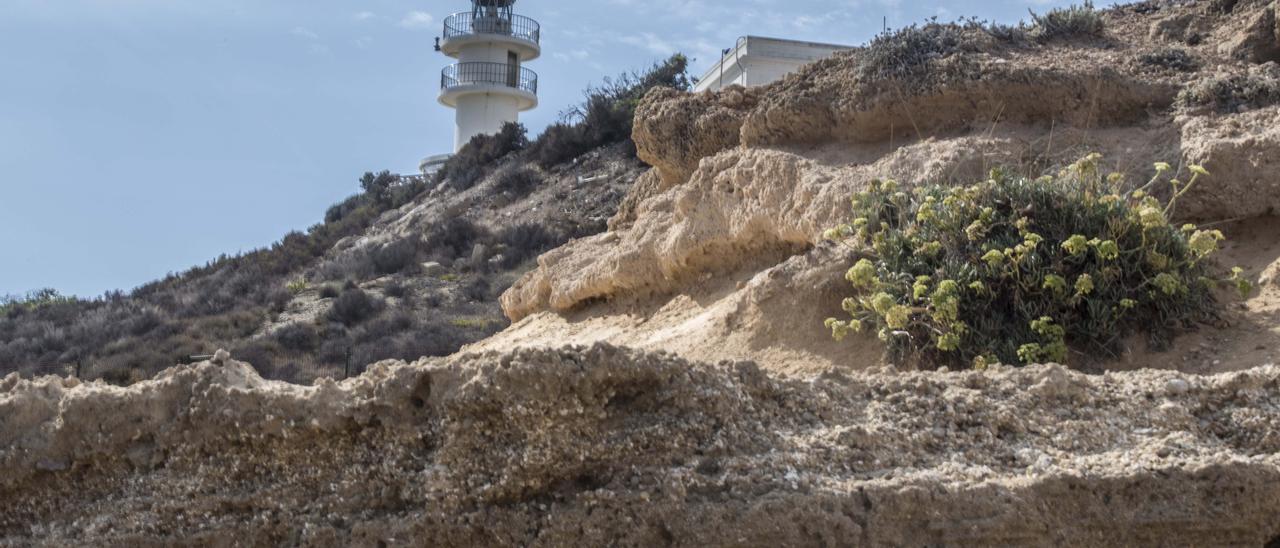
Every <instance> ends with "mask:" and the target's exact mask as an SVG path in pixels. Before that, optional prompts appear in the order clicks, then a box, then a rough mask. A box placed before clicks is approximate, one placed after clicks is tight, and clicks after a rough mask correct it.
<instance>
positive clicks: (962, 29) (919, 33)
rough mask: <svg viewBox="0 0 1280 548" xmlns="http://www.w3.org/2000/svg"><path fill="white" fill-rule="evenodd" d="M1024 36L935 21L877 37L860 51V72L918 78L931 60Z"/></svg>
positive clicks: (982, 25) (1017, 30)
mask: <svg viewBox="0 0 1280 548" xmlns="http://www.w3.org/2000/svg"><path fill="white" fill-rule="evenodd" d="M1024 35H1025V32H1024V31H1023V29H1022V27H1010V26H1006V25H998V24H994V23H987V22H985V21H979V20H976V19H961V20H959V21H958V22H955V23H939V22H938V20H937V18H934V19H932V20H930V21H929V22H928V23H925V24H924V25H911V26H909V27H905V28H902V29H898V30H895V31H891V32H885V33H883V34H880V35H877V36H876V37H875V38H873V39H872V40H871V42H870V43H869V44H867V46H866V47H865V48H863V49H862V50H861V51H860V52H859V54H858V72H859V75H860V76H861V77H862V79H864V80H878V79H885V78H907V77H911V76H918V75H920V74H922V73H923V72H924V71H925V70H926V69H927V67H928V64H929V61H931V60H934V59H941V58H945V57H950V56H952V55H955V54H958V53H972V52H978V51H982V49H983V48H984V47H985V46H986V44H988V43H990V38H995V39H996V40H997V41H999V42H1009V43H1016V42H1021V41H1022V40H1023V39H1024V38H1025V36H1024ZM988 37H990V38H988Z"/></svg>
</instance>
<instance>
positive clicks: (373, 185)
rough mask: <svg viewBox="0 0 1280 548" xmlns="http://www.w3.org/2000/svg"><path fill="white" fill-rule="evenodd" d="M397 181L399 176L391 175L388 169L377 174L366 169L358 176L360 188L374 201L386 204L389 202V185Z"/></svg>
mask: <svg viewBox="0 0 1280 548" xmlns="http://www.w3.org/2000/svg"><path fill="white" fill-rule="evenodd" d="M399 182H400V176H399V175H392V174H391V172H390V171H385V170H384V171H382V172H380V173H377V174H374V173H373V172H371V171H366V172H365V174H364V175H362V176H361V177H360V188H361V189H362V190H364V193H365V194H366V195H368V196H369V198H370V199H372V200H373V201H374V202H375V203H377V204H379V205H383V206H386V205H388V204H389V203H390V202H391V187H392V186H393V185H395V184H396V183H399Z"/></svg>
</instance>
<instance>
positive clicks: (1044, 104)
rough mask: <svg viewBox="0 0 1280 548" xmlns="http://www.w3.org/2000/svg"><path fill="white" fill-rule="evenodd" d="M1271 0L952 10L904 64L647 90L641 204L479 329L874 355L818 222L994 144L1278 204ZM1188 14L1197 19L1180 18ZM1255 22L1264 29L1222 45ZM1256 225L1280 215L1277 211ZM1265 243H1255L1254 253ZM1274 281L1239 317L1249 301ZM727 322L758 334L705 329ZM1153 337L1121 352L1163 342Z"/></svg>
mask: <svg viewBox="0 0 1280 548" xmlns="http://www.w3.org/2000/svg"><path fill="white" fill-rule="evenodd" d="M1274 9H1275V7H1274V6H1273V5H1272V4H1271V3H1269V2H1239V3H1236V4H1235V5H1234V7H1233V8H1232V9H1230V10H1224V9H1223V8H1222V6H1217V5H1208V4H1197V5H1164V6H1162V7H1153V6H1152V5H1147V4H1142V5H1134V6H1127V7H1122V8H1117V9H1115V10H1112V11H1110V12H1107V14H1106V23H1107V28H1108V29H1110V30H1109V32H1108V33H1107V34H1106V36H1105V37H1104V38H1102V39H1065V40H1056V41H1050V42H1046V43H1038V42H1032V43H1028V42H1020V41H1017V40H1002V39H1000V38H997V37H996V36H994V35H993V34H991V32H990V31H987V30H983V29H980V28H975V27H957V28H956V29H955V30H954V31H952V32H953V33H954V34H955V36H949V38H952V39H954V40H957V41H958V43H959V44H960V45H959V46H955V47H954V48H953V49H952V50H944V51H941V52H933V53H931V54H930V55H928V56H925V57H923V58H922V60H920V61H919V62H918V63H919V64H917V65H912V66H908V67H905V68H904V67H903V66H900V65H884V62H883V61H882V60H880V59H879V58H878V57H877V55H881V53H879V52H878V51H877V50H876V46H872V47H871V48H866V49H862V50H855V51H852V52H848V53H843V54H840V55H837V56H836V57H834V58H832V59H828V60H826V61H822V62H818V63H814V64H812V65H809V66H808V67H806V68H804V69H802V70H801V71H799V72H798V73H796V74H793V75H791V76H789V77H787V78H785V79H783V80H782V81H779V82H777V83H775V84H772V85H770V86H766V87H764V88H760V89H751V90H746V89H741V88H729V89H727V90H725V91H722V92H719V93H704V94H681V93H677V92H672V91H665V92H661V93H653V94H650V95H649V96H648V97H646V99H645V102H644V104H643V105H642V106H641V108H640V109H639V111H638V113H639V117H638V118H637V123H636V131H635V141H636V144H637V146H638V148H639V154H640V157H641V158H642V159H644V160H646V161H647V162H649V163H650V164H652V165H654V166H655V168H654V172H653V173H651V174H650V175H646V180H647V183H646V184H643V185H637V186H636V187H634V188H633V190H632V193H631V195H630V196H629V197H628V198H627V202H628V203H631V204H633V205H631V206H630V207H629V208H626V209H624V210H623V211H622V212H621V213H620V214H619V216H618V217H615V219H614V221H613V223H612V230H611V231H610V232H608V233H605V234H601V235H597V236H594V237H591V238H585V239H582V240H578V241H575V242H573V243H571V244H570V245H567V246H565V247H562V248H560V249H558V250H556V251H554V252H552V253H548V254H546V255H544V256H543V257H541V258H540V259H539V267H538V268H537V269H536V270H534V271H533V272H531V273H529V274H526V275H525V276H524V277H523V278H522V279H521V280H520V281H518V282H517V283H516V284H515V286H514V287H513V288H512V289H511V290H509V291H508V292H507V293H506V294H505V295H503V296H502V305H503V309H504V310H505V312H506V314H507V316H508V317H510V318H511V319H512V320H513V321H517V322H518V323H517V324H516V325H515V326H514V327H513V328H512V329H510V330H508V331H506V332H505V333H503V334H501V335H499V336H498V337H496V338H493V339H489V340H487V341H483V342H482V343H480V344H479V346H477V347H476V348H503V347H509V346H511V345H534V346H537V345H540V344H544V343H550V342H554V344H561V343H562V342H564V341H577V342H590V341H597V340H604V341H614V342H619V343H623V344H629V345H634V346H640V347H643V348H654V349H667V350H673V351H676V352H678V353H680V354H681V355H684V356H687V357H690V358H693V359H718V358H723V357H732V358H739V359H754V360H759V361H760V362H761V363H762V365H764V366H765V367H768V368H770V369H774V370H778V371H789V372H794V371H811V372H816V371H822V370H825V369H827V368H830V367H832V366H837V367H866V366H868V365H872V364H874V363H875V362H874V360H867V359H866V353H865V352H861V351H852V352H851V351H850V347H849V346H848V345H846V346H845V347H844V350H843V351H842V350H839V349H836V348H832V347H831V346H830V344H829V343H828V342H827V341H825V340H823V339H824V338H826V337H827V335H826V333H825V332H824V331H823V330H822V329H819V328H817V327H816V326H819V325H821V323H822V319H823V318H826V317H830V316H836V315H838V313H839V299H838V298H836V296H835V295H836V294H835V293H833V292H832V291H833V285H832V284H838V283H839V282H840V280H839V276H838V272H841V271H842V269H841V268H839V266H840V265H843V267H845V268H847V266H848V262H847V261H840V260H839V259H838V258H833V254H838V253H839V252H838V251H836V250H833V249H829V248H828V247H829V246H827V245H825V244H823V243H822V241H821V235H822V233H823V231H824V230H825V229H827V228H830V227H831V226H834V225H835V224H837V223H838V222H839V220H840V219H841V218H842V216H844V215H845V214H846V212H847V211H848V198H849V196H851V195H852V194H853V193H854V192H855V191H857V190H859V189H861V188H863V185H865V184H866V183H867V181H870V180H871V179H873V178H894V179H897V180H900V181H903V182H905V183H908V184H911V183H924V182H960V183H967V182H972V181H975V180H978V179H980V178H983V177H984V176H985V173H986V172H987V170H989V169H990V168H992V167H995V166H1013V167H1014V168H1020V169H1025V170H1027V171H1028V172H1037V171H1038V170H1042V169H1045V168H1047V167H1051V166H1059V165H1065V164H1067V163H1070V162H1071V161H1073V160H1074V159H1076V158H1078V157H1080V156H1082V155H1084V154H1085V153H1087V152H1100V153H1102V154H1103V155H1104V157H1105V158H1106V161H1107V163H1108V165H1107V167H1108V169H1113V170H1115V171H1118V172H1121V173H1124V174H1126V175H1127V176H1128V178H1129V180H1131V181H1146V180H1147V179H1148V178H1149V177H1150V176H1151V175H1152V173H1153V168H1152V163H1153V162H1157V161H1161V162H1168V163H1170V164H1173V165H1176V166H1185V165H1187V164H1193V163H1195V164H1202V165H1204V166H1205V167H1206V168H1208V169H1209V171H1210V172H1212V173H1213V174H1214V176H1213V177H1212V178H1211V179H1209V180H1208V181H1207V183H1206V184H1204V185H1199V186H1198V187H1197V188H1196V189H1194V190H1193V192H1191V193H1190V194H1188V195H1187V196H1186V199H1185V201H1184V202H1183V204H1182V205H1181V206H1180V211H1181V213H1182V214H1183V215H1184V216H1185V217H1186V218H1187V219H1189V220H1194V221H1200V222H1208V223H1224V222H1226V221H1232V222H1241V221H1246V220H1249V219H1255V218H1259V219H1264V218H1269V216H1270V215H1272V214H1273V213H1275V212H1276V211H1277V208H1278V207H1280V177H1277V173H1280V172H1278V171H1277V168H1280V129H1278V128H1280V106H1278V105H1280V87H1277V86H1280V67H1277V65H1276V64H1275V63H1274V62H1271V59H1270V58H1269V57H1267V55H1269V54H1267V53H1266V52H1267V51H1269V50H1268V49H1267V48H1268V47H1271V46H1272V45H1274V44H1273V43H1272V42H1269V41H1268V40H1274V36H1270V35H1265V36H1264V35H1262V34H1259V33H1260V32H1261V31H1258V30H1257V29H1255V27H1257V26H1258V24H1259V23H1257V20H1258V19H1259V18H1264V19H1265V18H1266V17H1271V16H1270V15H1268V14H1271V13H1272V12H1273V11H1274ZM1267 20H1268V21H1270V19H1267ZM1192 23H1194V24H1196V25H1199V26H1200V27H1199V29H1200V30H1199V31H1198V32H1199V33H1200V34H1197V35H1196V36H1199V37H1200V38H1198V40H1199V41H1195V40H1190V39H1189V38H1186V36H1187V33H1189V32H1192V31H1189V30H1186V28H1183V27H1186V26H1188V25H1191V24H1192ZM1180 25H1181V27H1180ZM1178 28H1183V30H1182V33H1181V34H1177V33H1174V34H1171V33H1173V31H1172V30H1170V29H1178ZM1175 34H1176V36H1175ZM1240 36H1253V38H1252V39H1251V40H1250V41H1245V42H1241V43H1236V42H1231V43H1232V44H1234V45H1232V46H1230V47H1228V46H1225V45H1224V44H1227V43H1228V42H1230V40H1231V39H1233V38H1238V37H1240ZM1209 37H1212V38H1213V39H1212V40H1211V39H1210V38H1209ZM1189 42H1195V44H1197V45H1191V44H1190V43H1189ZM892 45H893V44H889V45H888V46H884V47H889V46H892ZM1170 52H1175V53H1170ZM1259 55H1261V56H1262V57H1264V58H1266V59H1267V61H1266V62H1265V63H1262V62H1260V61H1261V59H1260V58H1258V56H1259ZM1183 56H1185V62H1176V61H1182V60H1184V58H1183ZM1169 59H1173V60H1174V61H1170V60H1169ZM886 67H887V68H886ZM1226 228H1227V229H1228V232H1231V230H1232V229H1234V228H1236V227H1235V226H1226ZM1249 229H1250V230H1253V231H1258V230H1260V231H1263V232H1265V233H1267V234H1269V235H1271V237H1280V224H1276V223H1270V222H1261V223H1253V224H1250V225H1249ZM1264 239H1265V238H1264ZM1263 247H1266V245H1265V244H1264V245H1263ZM1268 253H1269V250H1264V249H1261V248H1259V249H1252V250H1243V251H1241V252H1240V254H1242V255H1246V256H1247V257H1248V260H1247V261H1244V262H1245V263H1246V264H1245V266H1247V267H1249V268H1250V273H1251V274H1253V275H1257V273H1259V272H1261V271H1262V270H1263V269H1265V268H1267V267H1268V266H1269V265H1270V264H1271V262H1273V261H1274V260H1275V259H1276V257H1275V256H1274V255H1273V254H1272V255H1268ZM833 260H834V261H835V262H836V263H837V264H834V265H833V264H832V261H833ZM801 265H807V266H801ZM800 280H803V281H800ZM828 282H829V283H828ZM761 293H765V294H770V293H777V294H781V295H786V297H785V300H778V301H772V302H770V301H768V300H767V299H762V298H761V295H760V294H761ZM1273 297H1274V296H1273V295H1270V294H1268V295H1265V296H1259V299H1262V300H1255V301H1254V302H1253V303H1252V304H1251V306H1252V307H1253V308H1251V310H1252V311H1253V312H1255V314H1254V315H1253V316H1249V315H1247V314H1246V315H1245V316H1244V317H1240V318H1235V319H1234V321H1237V322H1253V321H1256V320H1257V318H1258V316H1257V314H1256V313H1261V312H1262V311H1264V310H1265V309H1267V308H1268V307H1269V306H1270V305H1269V304H1268V303H1270V302H1271V300H1269V299H1272V298H1273ZM779 323H781V324H784V325H785V327H782V328H781V329H779ZM1271 335H1272V336H1270V337H1268V341H1269V342H1271V343H1280V333H1275V332H1273V333H1271ZM725 339H731V340H741V341H749V342H747V344H731V345H708V344H707V343H706V341H708V340H725ZM873 343H874V341H872V343H867V344H862V346H874V344H873ZM859 344H860V343H855V344H854V347H855V349H856V348H860V347H861V346H859ZM1141 354H1142V353H1141V352H1137V353H1135V354H1134V355H1133V356H1129V357H1127V358H1126V359H1127V360H1128V361H1130V362H1133V361H1135V360H1136V361H1138V362H1140V363H1143V364H1148V365H1151V364H1158V363H1162V362H1164V363H1167V361H1165V360H1161V359H1159V358H1155V359H1150V360H1148V359H1147V358H1146V357H1145V356H1143V355H1141ZM1272 359H1274V357H1272ZM1257 363H1258V362H1257V361H1256V360H1252V361H1250V360H1245V361H1232V362H1231V366H1232V367H1236V368H1239V367H1248V366H1252V365H1256V364H1257ZM1116 366H1118V365H1117V364H1111V365H1105V364H1104V365H1103V367H1116Z"/></svg>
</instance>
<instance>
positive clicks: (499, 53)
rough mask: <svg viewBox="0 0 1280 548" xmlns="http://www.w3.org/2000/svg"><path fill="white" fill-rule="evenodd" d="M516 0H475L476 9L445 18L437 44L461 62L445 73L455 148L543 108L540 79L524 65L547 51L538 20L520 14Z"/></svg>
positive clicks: (443, 92) (443, 99)
mask: <svg viewBox="0 0 1280 548" xmlns="http://www.w3.org/2000/svg"><path fill="white" fill-rule="evenodd" d="M515 3H516V0H471V11H464V12H461V13H455V14H453V15H450V16H449V17H446V18H445V20H444V36H443V38H442V39H441V40H440V41H439V42H438V45H437V46H436V47H437V49H438V50H440V51H441V52H443V53H444V54H445V55H448V56H449V57H452V58H454V59H457V62H456V63H454V64H452V65H449V66H447V67H445V68H444V71H443V72H441V74H440V103H441V104H443V105H445V106H448V107H450V108H453V109H454V110H455V111H456V118H457V124H456V128H455V130H454V131H455V132H454V141H453V150H454V152H457V151H458V149H461V148H462V145H465V144H467V142H469V141H470V140H471V138H472V137H473V136H476V135H480V134H492V133H497V132H498V131H499V130H500V129H502V125H503V124H505V123H507V122H516V121H519V119H520V113H521V112H523V111H526V110H529V109H532V108H534V107H536V106H538V75H537V74H536V73H534V72H533V71H532V70H529V69H527V68H524V63H526V62H528V61H532V60H534V59H537V58H538V56H539V55H540V54H541V53H542V46H541V45H540V39H541V27H539V25H538V22H537V21H534V20H533V19H530V18H528V17H524V16H522V15H516V14H515V13H514V12H513V11H512V5H514V4H515Z"/></svg>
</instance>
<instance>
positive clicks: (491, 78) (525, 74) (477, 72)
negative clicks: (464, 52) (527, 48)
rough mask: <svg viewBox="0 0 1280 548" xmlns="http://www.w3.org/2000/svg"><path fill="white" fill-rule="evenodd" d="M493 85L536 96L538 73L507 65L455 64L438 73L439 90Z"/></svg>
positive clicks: (518, 66)
mask: <svg viewBox="0 0 1280 548" xmlns="http://www.w3.org/2000/svg"><path fill="white" fill-rule="evenodd" d="M470 85H494V86H505V87H509V88H513V89H518V90H520V91H525V92H528V93H532V94H534V95H537V94H538V73H536V72H534V71H532V70H529V69H527V68H524V67H521V66H520V65H512V64H508V63H476V62H473V63H456V64H453V65H449V66H447V67H445V68H444V70H443V71H441V73H440V89H442V90H444V91H449V90H450V89H453V88H456V87H459V86H470Z"/></svg>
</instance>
